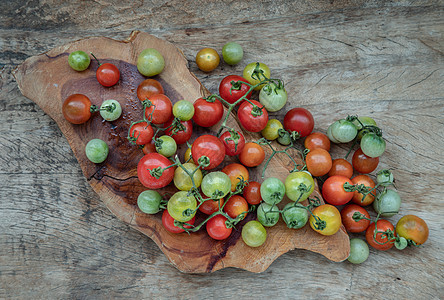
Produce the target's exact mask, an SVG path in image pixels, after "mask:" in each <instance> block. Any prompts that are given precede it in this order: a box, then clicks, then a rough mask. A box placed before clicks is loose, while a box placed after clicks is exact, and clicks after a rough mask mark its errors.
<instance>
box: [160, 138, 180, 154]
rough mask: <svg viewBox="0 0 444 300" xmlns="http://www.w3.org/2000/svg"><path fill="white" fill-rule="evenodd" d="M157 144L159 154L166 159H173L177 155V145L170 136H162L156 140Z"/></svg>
mask: <svg viewBox="0 0 444 300" xmlns="http://www.w3.org/2000/svg"><path fill="white" fill-rule="evenodd" d="M155 144H156V151H157V153H159V154H162V155H163V156H165V157H171V156H173V155H174V154H176V151H177V143H176V141H175V140H174V139H173V138H172V137H170V136H168V135H162V136H160V137H158V138H156V142H155Z"/></svg>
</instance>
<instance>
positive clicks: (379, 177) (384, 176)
mask: <svg viewBox="0 0 444 300" xmlns="http://www.w3.org/2000/svg"><path fill="white" fill-rule="evenodd" d="M394 180H395V179H394V177H393V173H392V172H391V171H390V170H387V169H384V170H381V171H379V172H378V173H376V182H377V183H378V184H379V185H382V186H390V185H393V182H394Z"/></svg>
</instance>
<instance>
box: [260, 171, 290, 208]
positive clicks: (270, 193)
mask: <svg viewBox="0 0 444 300" xmlns="http://www.w3.org/2000/svg"><path fill="white" fill-rule="evenodd" d="M284 196H285V185H284V184H283V182H282V181H281V180H280V179H279V178H275V177H269V178H267V179H265V180H264V182H262V184H261V197H262V200H264V202H265V203H268V204H270V205H273V204H278V203H279V202H281V201H282V199H284Z"/></svg>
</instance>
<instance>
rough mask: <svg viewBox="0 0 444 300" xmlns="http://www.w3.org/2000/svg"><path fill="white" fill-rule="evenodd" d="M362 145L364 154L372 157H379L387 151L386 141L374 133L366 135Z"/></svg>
mask: <svg viewBox="0 0 444 300" xmlns="http://www.w3.org/2000/svg"><path fill="white" fill-rule="evenodd" d="M360 145H361V150H362V152H363V153H364V154H365V155H367V156H370V157H379V156H381V155H382V154H383V153H384V151H385V140H384V139H383V138H382V137H380V136H379V135H377V134H376V133H374V132H369V133H366V134H364V136H363V137H362V139H361V144H360Z"/></svg>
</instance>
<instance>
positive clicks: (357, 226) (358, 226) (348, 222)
mask: <svg viewBox="0 0 444 300" xmlns="http://www.w3.org/2000/svg"><path fill="white" fill-rule="evenodd" d="M355 212H359V213H361V214H363V215H364V216H365V217H366V218H368V219H370V215H369V213H368V212H367V210H366V209H365V208H363V207H362V206H359V205H357V204H348V205H346V206H344V208H343V209H342V210H341V219H342V224H343V225H344V227H345V229H346V230H347V231H348V232H354V233H357V232H363V231H365V230H367V228H368V226H369V225H370V220H366V219H361V220H359V221H358V222H356V221H355V220H353V214H354V213H355Z"/></svg>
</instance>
